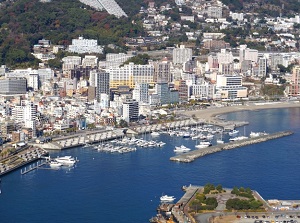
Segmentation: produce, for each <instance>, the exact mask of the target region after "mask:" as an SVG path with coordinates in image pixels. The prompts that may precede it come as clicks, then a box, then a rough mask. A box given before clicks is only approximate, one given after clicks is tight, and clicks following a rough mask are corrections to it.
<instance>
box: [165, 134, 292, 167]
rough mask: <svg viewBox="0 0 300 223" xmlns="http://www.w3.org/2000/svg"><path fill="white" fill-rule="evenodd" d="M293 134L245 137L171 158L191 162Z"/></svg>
mask: <svg viewBox="0 0 300 223" xmlns="http://www.w3.org/2000/svg"><path fill="white" fill-rule="evenodd" d="M292 134H293V132H291V131H283V132H276V133H272V134H269V135H263V136H259V137H255V138H249V139H244V140H240V141H235V142H229V143H225V144H220V145H216V146H211V147H207V148H204V149H198V150H193V151H191V152H188V153H184V154H180V155H178V156H174V157H171V158H170V160H171V161H176V162H185V163H190V162H192V161H194V160H195V159H197V158H200V157H202V156H205V155H209V154H213V153H217V152H221V151H224V150H230V149H235V148H238V147H242V146H248V145H252V144H256V143H261V142H265V141H268V140H272V139H277V138H281V137H284V136H289V135H292Z"/></svg>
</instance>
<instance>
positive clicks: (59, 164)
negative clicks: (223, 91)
mask: <svg viewBox="0 0 300 223" xmlns="http://www.w3.org/2000/svg"><path fill="white" fill-rule="evenodd" d="M49 165H50V167H54V168H55V167H61V166H62V164H61V163H59V162H57V161H54V160H52V161H50V163H49Z"/></svg>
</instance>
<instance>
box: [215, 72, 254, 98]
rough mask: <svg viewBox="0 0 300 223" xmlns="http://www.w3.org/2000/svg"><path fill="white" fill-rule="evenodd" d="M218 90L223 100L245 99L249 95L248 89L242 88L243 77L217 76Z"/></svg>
mask: <svg viewBox="0 0 300 223" xmlns="http://www.w3.org/2000/svg"><path fill="white" fill-rule="evenodd" d="M216 89H217V91H218V95H220V96H221V99H237V98H245V97H247V95H248V91H247V88H246V87H243V86H242V76H225V75H217V84H216Z"/></svg>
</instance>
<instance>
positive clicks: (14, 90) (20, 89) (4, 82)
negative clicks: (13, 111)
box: [0, 78, 27, 95]
mask: <svg viewBox="0 0 300 223" xmlns="http://www.w3.org/2000/svg"><path fill="white" fill-rule="evenodd" d="M26 90H27V79H26V78H4V79H0V94H2V95H15V94H25V93H26Z"/></svg>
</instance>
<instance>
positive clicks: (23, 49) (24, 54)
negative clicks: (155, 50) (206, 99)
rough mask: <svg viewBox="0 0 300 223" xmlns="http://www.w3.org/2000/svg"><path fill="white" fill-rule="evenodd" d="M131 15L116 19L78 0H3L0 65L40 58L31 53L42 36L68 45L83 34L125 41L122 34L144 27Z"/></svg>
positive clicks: (139, 31)
mask: <svg viewBox="0 0 300 223" xmlns="http://www.w3.org/2000/svg"><path fill="white" fill-rule="evenodd" d="M131 21H132V18H121V19H117V18H115V17H114V16H111V15H108V14H107V13H106V12H97V11H95V10H94V9H91V8H89V7H87V6H85V5H83V4H82V3H80V2H79V1H78V0H52V2H50V3H41V2H39V1H38V0H17V1H15V2H12V1H7V2H3V3H2V6H1V9H0V30H1V31H0V55H1V58H0V64H6V65H8V66H10V65H13V64H15V63H19V64H20V63H21V64H22V63H23V64H24V67H26V66H28V65H31V63H36V62H37V61H35V60H34V58H33V57H32V56H31V55H30V52H31V48H32V47H33V45H34V44H37V42H38V40H39V39H42V38H45V39H49V40H51V42H52V43H53V44H61V45H68V44H70V42H71V40H72V39H73V38H77V37H78V36H79V35H83V36H84V37H85V38H93V39H97V40H98V43H99V44H101V45H102V44H103V45H104V44H108V43H115V44H118V45H121V44H122V39H123V37H131V36H138V35H142V34H143V33H142V28H141V26H139V25H138V24H132V22H131Z"/></svg>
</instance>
